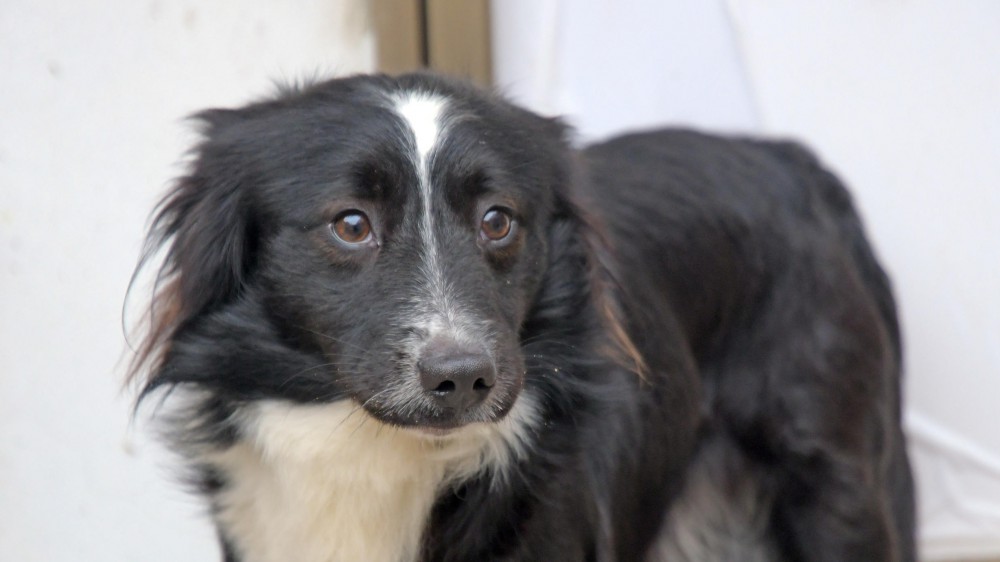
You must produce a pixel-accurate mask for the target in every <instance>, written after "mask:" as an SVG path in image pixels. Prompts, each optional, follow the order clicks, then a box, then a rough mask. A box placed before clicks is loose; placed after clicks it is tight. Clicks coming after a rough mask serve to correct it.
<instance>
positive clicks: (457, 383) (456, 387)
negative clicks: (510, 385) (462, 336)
mask: <svg viewBox="0 0 1000 562" xmlns="http://www.w3.org/2000/svg"><path fill="white" fill-rule="evenodd" d="M417 371H418V372H419V373H420V384H421V385H422V386H423V387H424V392H425V393H426V394H427V395H429V396H430V397H431V398H432V399H433V400H434V401H435V402H437V403H438V404H440V405H441V406H444V407H446V408H448V409H451V410H453V411H454V412H456V413H459V412H462V411H465V410H466V409H468V408H471V407H472V406H475V405H476V404H479V403H480V402H482V401H483V400H484V399H485V398H486V396H487V395H488V394H489V393H490V389H491V388H493V384H494V383H495V382H496V380H497V371H496V367H495V366H494V365H493V360H492V359H490V356H489V355H487V354H486V352H485V351H484V350H482V349H479V348H477V347H474V346H469V345H464V344H459V343H457V342H454V341H450V340H443V339H435V340H431V341H430V342H429V343H428V344H427V346H426V347H425V348H424V350H423V352H421V354H420V359H418V360H417Z"/></svg>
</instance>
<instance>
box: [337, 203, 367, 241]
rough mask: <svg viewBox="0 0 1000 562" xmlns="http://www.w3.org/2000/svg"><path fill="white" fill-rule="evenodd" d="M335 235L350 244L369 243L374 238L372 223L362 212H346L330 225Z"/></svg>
mask: <svg viewBox="0 0 1000 562" xmlns="http://www.w3.org/2000/svg"><path fill="white" fill-rule="evenodd" d="M330 230H331V231H332V232H333V235H334V236H336V237H337V238H339V239H340V240H341V241H342V242H346V243H348V244H361V243H363V242H367V241H368V240H369V239H370V238H371V236H372V227H371V223H370V222H369V221H368V217H367V216H365V214H364V213H362V212H361V211H356V210H350V211H344V212H343V213H340V214H339V215H337V218H336V219H334V220H333V223H331V224H330Z"/></svg>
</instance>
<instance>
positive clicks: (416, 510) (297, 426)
mask: <svg viewBox="0 0 1000 562" xmlns="http://www.w3.org/2000/svg"><path fill="white" fill-rule="evenodd" d="M240 417H241V418H242V419H241V422H242V425H243V434H244V435H245V438H244V439H242V440H241V441H239V442H237V444H235V445H233V446H232V447H230V448H228V449H226V450H224V451H222V452H219V453H215V454H212V455H208V456H206V458H204V459H203V460H204V462H206V463H207V464H208V465H209V466H211V467H213V468H214V469H215V470H218V471H219V472H220V473H221V475H222V476H223V478H224V481H225V486H224V487H223V488H222V490H221V491H220V492H219V493H218V494H217V495H216V496H215V497H214V500H213V508H214V514H215V519H216V522H217V524H218V525H219V527H220V531H221V532H222V535H223V537H224V538H225V539H226V540H227V541H228V542H229V543H230V546H231V547H232V549H233V550H234V551H235V553H236V555H237V557H238V559H239V560H240V561H241V562H278V561H282V562H283V561H288V560H295V561H297V562H321V561H322V562H328V561H334V560H366V561H373V562H378V561H385V562H402V561H412V560H415V559H417V558H418V556H419V554H420V549H421V538H422V535H423V532H424V527H425V525H426V522H427V521H428V519H429V515H430V511H431V508H432V507H433V505H434V501H435V499H436V497H437V495H438V493H439V492H440V491H441V490H442V489H443V488H444V487H445V486H447V485H449V484H452V483H455V482H458V481H461V480H462V479H465V478H468V477H470V476H472V475H474V474H476V473H479V472H481V471H483V470H489V471H491V472H492V474H493V477H494V478H505V477H506V475H505V470H506V468H507V467H508V466H510V464H511V463H512V462H513V460H514V458H515V457H518V456H520V455H523V454H525V449H526V447H527V445H528V436H529V434H530V433H531V431H532V429H531V427H532V425H533V424H534V418H535V408H534V404H533V402H532V401H531V398H530V396H524V395H523V396H521V397H520V399H519V400H518V402H517V403H516V404H515V407H514V409H513V410H512V411H511V413H510V414H509V415H508V416H507V417H506V418H505V419H504V420H502V421H501V422H500V423H498V424H491V425H485V424H477V425H475V426H470V427H466V428H462V429H461V430H459V431H457V432H455V433H454V434H451V435H448V436H445V437H431V436H424V435H421V434H419V433H416V432H414V431H411V430H403V429H398V428H394V427H389V426H386V425H384V424H382V423H380V422H378V421H376V420H375V419H373V418H371V417H369V416H368V415H367V414H365V413H364V412H363V411H362V410H360V408H358V407H357V406H356V405H355V404H353V403H352V402H348V401H343V402H337V403H333V404H329V405H316V406H313V405H309V406H305V405H292V404H289V403H284V402H262V403H258V404H256V405H254V406H253V407H251V408H249V409H247V410H246V411H244V412H242V413H241V416H240Z"/></svg>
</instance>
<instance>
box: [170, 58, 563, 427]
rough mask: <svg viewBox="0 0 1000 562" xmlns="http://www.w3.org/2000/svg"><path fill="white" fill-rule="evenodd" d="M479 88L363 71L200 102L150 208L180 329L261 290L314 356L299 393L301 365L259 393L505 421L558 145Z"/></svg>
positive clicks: (540, 267)
mask: <svg viewBox="0 0 1000 562" xmlns="http://www.w3.org/2000/svg"><path fill="white" fill-rule="evenodd" d="M482 96H483V95H482V94H478V93H475V92H474V91H472V90H470V89H466V88H464V87H462V86H456V85H452V84H449V83H445V82H441V81H439V79H434V78H431V77H427V76H411V77H404V78H401V79H398V80H393V79H388V78H371V77H366V78H352V79H346V80H339V81H333V82H328V83H325V84H320V85H317V86H313V87H310V88H307V89H304V90H302V91H296V92H291V93H286V94H284V95H282V96H281V97H280V98H279V99H278V100H276V101H272V102H265V103H261V104H256V105H253V106H250V107H247V108H245V109H241V110H236V111H225V112H210V113H207V114H205V116H204V119H205V120H206V121H207V123H208V125H209V126H208V132H207V134H206V141H205V143H204V144H203V145H202V146H201V147H200V150H199V154H198V158H197V160H196V162H195V166H194V170H193V171H192V173H191V175H190V176H189V177H188V178H186V180H185V181H183V182H182V183H181V184H180V185H179V186H178V188H177V189H176V190H175V192H174V193H173V194H172V198H169V199H168V200H167V202H166V204H165V207H164V212H163V213H162V214H161V218H160V220H161V221H163V222H165V223H167V224H166V226H165V230H166V231H167V233H168V234H172V235H173V236H174V246H173V247H172V249H171V257H172V259H173V261H174V263H175V264H176V265H175V270H176V275H177V277H178V279H179V291H178V292H179V294H180V297H181V299H182V305H181V309H182V310H181V313H180V316H181V318H180V320H179V322H178V325H179V326H181V329H180V330H178V334H182V333H183V329H184V326H185V325H187V326H196V325H197V323H198V318H199V316H201V315H207V313H208V312H209V311H212V312H214V313H215V314H217V315H218V314H220V313H221V312H219V311H224V310H225V308H226V307H232V306H238V305H239V303H240V302H245V301H248V300H253V301H257V304H259V305H260V306H261V307H262V309H263V310H265V311H266V312H267V316H268V318H267V321H268V322H271V323H273V325H274V327H275V332H276V333H277V334H278V335H279V339H280V341H281V345H284V346H290V347H294V348H296V350H298V351H301V352H304V353H311V354H314V355H315V356H317V357H321V361H320V365H318V366H317V367H315V369H316V370H318V373H317V372H316V371H313V372H310V373H309V376H308V377H305V378H302V379H301V380H308V383H309V385H310V386H309V389H308V391H302V389H299V390H298V391H297V390H296V385H298V384H299V380H300V377H299V376H298V375H301V373H297V374H296V376H286V377H285V378H286V379H287V380H283V381H281V383H280V384H279V385H271V387H270V388H271V390H269V392H272V393H273V392H274V389H276V388H277V389H281V394H284V395H285V396H290V397H295V399H298V400H304V399H308V400H310V401H313V402H315V401H332V400H340V399H345V398H349V399H352V400H354V401H355V402H356V403H358V404H360V405H361V406H363V407H364V408H365V410H367V411H368V412H369V413H370V414H371V415H373V416H374V417H376V418H378V419H380V420H382V421H385V422H388V423H391V424H395V425H400V426H410V427H420V428H425V429H436V430H443V429H450V428H455V427H459V426H462V425H464V424H467V423H472V422H490V421H496V420H498V419H500V418H502V417H503V416H504V415H505V414H506V413H507V412H508V411H509V410H510V408H511V407H512V406H513V404H514V402H515V400H516V399H517V397H518V393H519V391H520V389H521V387H522V385H523V382H524V358H523V357H522V355H521V351H520V337H521V328H522V325H523V323H524V321H525V317H526V315H527V314H528V312H529V309H530V307H531V306H532V303H533V301H534V299H535V296H536V292H537V291H538V288H539V284H540V282H541V278H542V276H543V274H544V271H545V268H546V266H547V239H548V236H549V233H548V223H549V221H550V220H551V217H552V214H553V212H554V209H555V208H556V205H557V203H556V199H557V193H556V191H557V186H558V185H559V184H560V183H561V182H562V181H563V178H562V174H563V171H562V168H561V162H562V159H563V158H562V154H561V152H562V151H563V150H564V149H563V144H562V139H561V138H560V137H561V135H562V131H561V128H560V127H559V126H558V125H556V124H553V123H551V122H549V121H546V120H544V119H541V118H539V117H537V116H534V115H532V114H529V113H527V112H524V111H522V110H519V109H516V108H514V107H513V106H511V105H509V104H506V103H504V102H500V101H499V100H495V99H492V98H491V99H488V100H487V99H485V98H483V97H482ZM512 123H514V124H516V125H515V126H512ZM195 279H198V281H196V280H195ZM185 284H186V285H185ZM185 298H186V299H187V301H186V302H184V301H183V299H185ZM185 309H186V310H185ZM247 352H248V353H251V354H252V353H253V350H247ZM246 376H247V377H251V376H255V375H253V374H247V375H246ZM317 381H319V384H318V385H317ZM241 384H242V385H243V386H246V385H253V381H252V380H245V381H241ZM279 397H281V396H279Z"/></svg>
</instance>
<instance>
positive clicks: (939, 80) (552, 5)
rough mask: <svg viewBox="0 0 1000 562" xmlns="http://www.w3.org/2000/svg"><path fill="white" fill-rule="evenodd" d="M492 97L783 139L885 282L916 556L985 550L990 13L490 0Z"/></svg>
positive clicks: (990, 477)
mask: <svg viewBox="0 0 1000 562" xmlns="http://www.w3.org/2000/svg"><path fill="white" fill-rule="evenodd" d="M493 14H494V21H495V28H494V31H495V33H494V50H495V55H496V59H497V60H496V66H495V68H496V75H497V82H498V83H499V85H500V86H501V87H502V88H503V89H504V90H506V91H507V92H509V93H510V94H511V95H512V96H513V97H514V98H516V99H518V100H520V101H521V102H523V103H525V104H527V105H529V106H531V107H533V108H535V109H537V110H539V111H543V112H548V113H552V114H566V115H568V116H569V117H570V121H571V122H573V123H575V124H576V125H577V127H578V129H579V131H580V136H581V137H582V138H583V139H595V138H600V137H604V136H607V135H609V134H611V133H614V132H621V131H623V130H625V129H628V128H631V127H635V126H641V127H648V126H650V125H653V124H685V125H687V124H694V125H698V126H701V127H708V128H712V129H716V130H718V129H722V130H738V131H746V132H756V133H763V134H767V135H778V136H791V137H795V138H798V139H801V140H804V141H807V142H808V143H809V144H810V145H812V146H813V147H814V148H816V149H817V150H818V152H819V153H820V154H821V155H822V157H823V158H824V159H825V160H826V161H827V163H828V164H829V165H830V166H831V167H832V168H834V169H835V170H837V171H838V172H839V173H840V175H841V176H842V177H843V178H844V179H845V180H846V181H847V182H848V183H849V184H850V185H851V186H852V188H853V191H854V193H855V195H856V197H857V199H858V204H859V206H860V207H861V211H862V213H863V215H864V217H865V218H866V219H867V224H868V229H869V233H870V234H871V237H872V238H873V239H874V242H875V245H876V247H877V250H878V251H879V254H880V255H881V257H882V259H883V261H884V263H885V264H886V265H887V267H888V269H889V272H890V274H891V275H892V276H893V279H894V280H895V286H896V291H897V296H898V298H899V301H900V306H901V308H902V319H903V329H904V335H905V338H906V362H907V365H906V371H907V372H906V376H907V381H906V382H907V384H906V395H907V396H906V397H907V400H908V410H907V416H906V425H907V429H908V431H909V434H910V438H911V445H912V450H913V456H914V460H915V461H916V469H917V470H916V472H917V476H918V484H919V493H920V498H919V500H920V517H921V522H922V531H921V542H922V545H923V553H924V556H925V557H927V558H930V559H943V558H947V557H958V556H980V555H992V556H997V555H1000V426H998V424H997V422H996V419H997V418H996V410H997V400H998V397H1000V221H998V220H997V217H998V216H1000V166H998V161H1000V31H998V30H1000V3H998V2H994V1H990V0H978V1H976V0H957V1H952V2H934V1H932V0H917V1H910V2H878V1H874V0H872V1H853V2H834V1H829V0H826V1H820V2H801V1H797V0H782V1H778V0H728V1H726V0H711V1H705V2H683V1H680V0H676V1H669V2H665V1H660V0H603V1H592V2H574V1H569V0H504V1H502V2H495V3H494V9H493Z"/></svg>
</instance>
